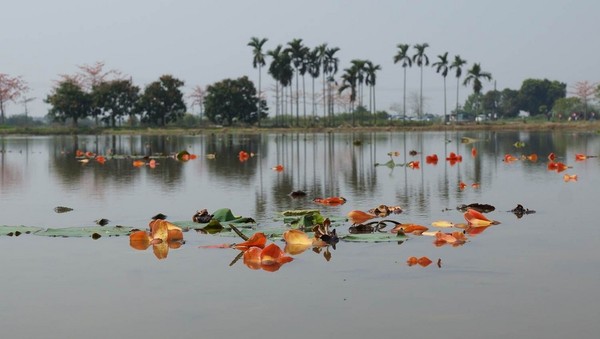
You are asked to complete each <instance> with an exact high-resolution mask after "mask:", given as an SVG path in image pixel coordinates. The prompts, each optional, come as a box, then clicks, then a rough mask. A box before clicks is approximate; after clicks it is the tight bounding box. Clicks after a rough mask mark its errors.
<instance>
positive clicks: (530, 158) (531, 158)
mask: <svg viewBox="0 0 600 339" xmlns="http://www.w3.org/2000/svg"><path fill="white" fill-rule="evenodd" d="M537 159H538V156H537V154H530V155H528V156H527V160H529V161H532V162H536V161H537Z"/></svg>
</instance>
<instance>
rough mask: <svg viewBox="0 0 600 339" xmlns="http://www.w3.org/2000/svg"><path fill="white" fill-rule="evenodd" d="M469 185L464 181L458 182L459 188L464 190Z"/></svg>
mask: <svg viewBox="0 0 600 339" xmlns="http://www.w3.org/2000/svg"><path fill="white" fill-rule="evenodd" d="M466 187H467V184H465V183H464V182H462V181H461V182H459V183H458V188H459V189H460V190H461V191H462V190H464V189H465V188H466Z"/></svg>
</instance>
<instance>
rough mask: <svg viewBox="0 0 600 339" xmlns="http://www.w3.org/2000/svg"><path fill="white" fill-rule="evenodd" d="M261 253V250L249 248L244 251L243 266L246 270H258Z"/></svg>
mask: <svg viewBox="0 0 600 339" xmlns="http://www.w3.org/2000/svg"><path fill="white" fill-rule="evenodd" d="M261 252H262V249H261V248H258V247H250V248H249V249H247V250H246V251H244V265H246V266H248V268H250V269H252V270H258V269H260V253H261Z"/></svg>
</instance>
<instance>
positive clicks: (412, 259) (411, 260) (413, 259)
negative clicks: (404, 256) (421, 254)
mask: <svg viewBox="0 0 600 339" xmlns="http://www.w3.org/2000/svg"><path fill="white" fill-rule="evenodd" d="M418 262H419V259H417V257H410V258H408V260H406V263H407V264H408V266H413V265H416V264H417V263H418Z"/></svg>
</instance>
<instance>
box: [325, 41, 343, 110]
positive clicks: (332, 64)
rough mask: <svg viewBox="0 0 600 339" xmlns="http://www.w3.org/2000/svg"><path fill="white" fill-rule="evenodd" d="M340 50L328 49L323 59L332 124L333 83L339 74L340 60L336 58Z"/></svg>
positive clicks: (335, 48) (328, 107) (336, 48)
mask: <svg viewBox="0 0 600 339" xmlns="http://www.w3.org/2000/svg"><path fill="white" fill-rule="evenodd" d="M339 50H340V49H339V48H338V47H332V48H327V49H326V50H325V55H324V57H323V78H325V75H328V76H327V88H328V93H327V111H328V115H329V120H330V122H333V94H332V93H331V87H332V83H333V82H334V77H335V74H336V73H337V72H338V63H339V59H338V58H337V57H336V56H335V53H337V52H338V51H339Z"/></svg>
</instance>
